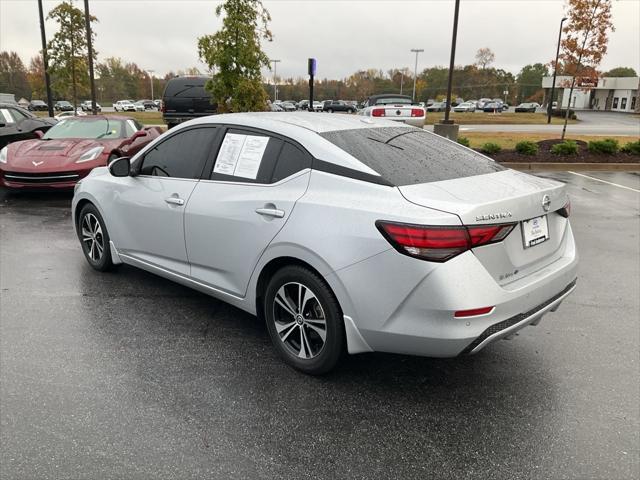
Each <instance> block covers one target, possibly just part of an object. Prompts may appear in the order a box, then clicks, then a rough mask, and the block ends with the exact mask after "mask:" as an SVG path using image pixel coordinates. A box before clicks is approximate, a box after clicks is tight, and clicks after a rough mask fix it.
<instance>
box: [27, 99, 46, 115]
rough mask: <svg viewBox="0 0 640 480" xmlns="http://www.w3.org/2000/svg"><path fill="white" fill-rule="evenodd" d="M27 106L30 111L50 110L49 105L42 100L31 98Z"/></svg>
mask: <svg viewBox="0 0 640 480" xmlns="http://www.w3.org/2000/svg"><path fill="white" fill-rule="evenodd" d="M27 108H28V110H29V111H30V112H46V111H48V110H49V105H47V103H46V102H43V101H42V100H31V101H30V102H29V106H28V107H27Z"/></svg>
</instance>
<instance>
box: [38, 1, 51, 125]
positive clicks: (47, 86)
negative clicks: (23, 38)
mask: <svg viewBox="0 0 640 480" xmlns="http://www.w3.org/2000/svg"><path fill="white" fill-rule="evenodd" d="M38 12H39V14H40V37H41V40H42V67H43V68H44V85H45V89H46V90H47V107H48V108H49V116H50V117H53V113H54V112H53V98H52V96H51V78H50V77H49V58H48V57H49V56H48V55H47V37H46V35H45V32H44V15H43V13H42V0H38Z"/></svg>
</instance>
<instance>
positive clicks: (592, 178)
mask: <svg viewBox="0 0 640 480" xmlns="http://www.w3.org/2000/svg"><path fill="white" fill-rule="evenodd" d="M567 171H568V172H569V173H572V174H573V175H578V176H580V177H584V178H589V179H591V180H597V181H598V182H602V183H606V184H608V185H613V186H614V187H619V188H624V189H625V190H631V191H632V192H638V193H640V190H638V189H636V188H631V187H627V186H625V185H619V184H617V183H613V182H607V181H606V180H602V179H601V178H596V177H590V176H589V175H584V174H583V173H578V172H572V171H571V170H567Z"/></svg>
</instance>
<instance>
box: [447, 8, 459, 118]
mask: <svg viewBox="0 0 640 480" xmlns="http://www.w3.org/2000/svg"><path fill="white" fill-rule="evenodd" d="M459 11H460V0H456V6H455V10H454V13H453V38H452V39H451V58H450V60H449V79H448V80H447V104H446V105H445V108H444V122H443V123H450V121H449V113H451V89H452V87H453V69H454V67H455V61H456V39H457V37H458V13H459Z"/></svg>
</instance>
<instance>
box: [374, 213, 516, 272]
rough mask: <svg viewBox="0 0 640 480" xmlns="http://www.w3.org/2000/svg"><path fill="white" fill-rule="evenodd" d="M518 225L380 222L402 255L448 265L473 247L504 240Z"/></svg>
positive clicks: (378, 222) (378, 224)
mask: <svg viewBox="0 0 640 480" xmlns="http://www.w3.org/2000/svg"><path fill="white" fill-rule="evenodd" d="M515 225H516V224H515V223H506V224H500V225H482V226H470V227H466V226H451V227H441V226H427V225H412V224H406V223H394V222H385V221H381V220H379V221H377V222H376V227H378V230H380V233H382V235H383V236H384V237H385V238H386V239H387V241H388V242H389V243H391V245H392V246H393V247H394V248H395V249H396V250H398V251H399V252H400V253H403V254H405V255H409V256H410V257H416V258H421V259H423V260H429V261H431V262H446V261H447V260H449V259H451V258H453V257H455V256H456V255H460V254H461V253H463V252H466V251H467V250H470V249H471V248H474V247H479V246H481V245H487V244H490V243H495V242H499V241H501V240H504V239H505V238H506V237H507V235H509V233H510V232H511V231H512V230H513V227H515Z"/></svg>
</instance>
